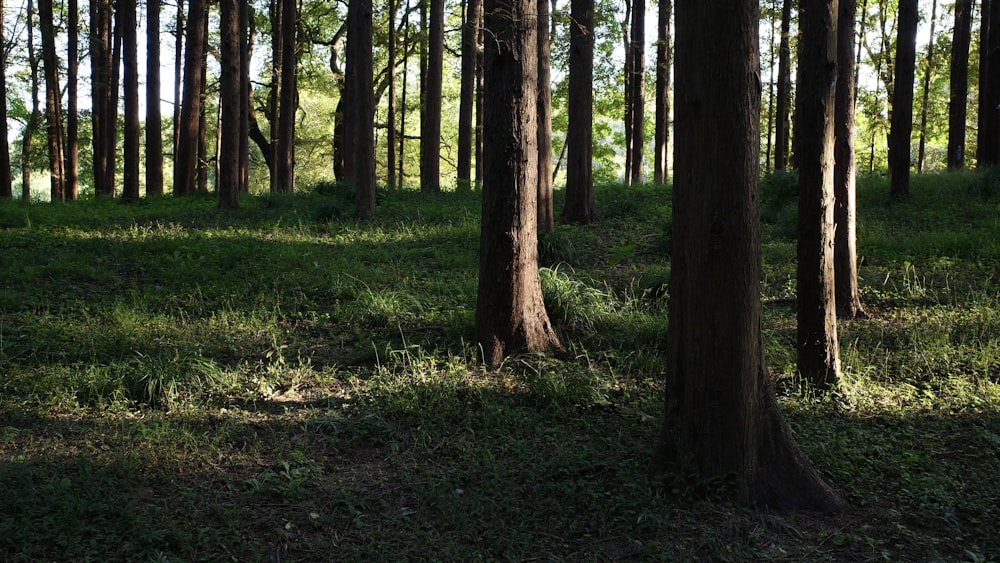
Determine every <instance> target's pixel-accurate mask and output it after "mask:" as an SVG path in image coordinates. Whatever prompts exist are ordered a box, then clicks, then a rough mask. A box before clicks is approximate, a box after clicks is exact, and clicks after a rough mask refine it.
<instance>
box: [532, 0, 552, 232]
mask: <svg viewBox="0 0 1000 563" xmlns="http://www.w3.org/2000/svg"><path fill="white" fill-rule="evenodd" d="M536 2H537V3H538V232H540V233H551V232H552V231H554V230H555V228H556V217H555V209H554V208H553V202H552V184H553V179H552V88H551V86H550V84H551V71H550V66H551V61H550V58H551V55H552V41H551V38H550V37H549V33H548V30H549V19H550V15H549V0H536Z"/></svg>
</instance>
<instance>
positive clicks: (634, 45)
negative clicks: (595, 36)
mask: <svg viewBox="0 0 1000 563" xmlns="http://www.w3.org/2000/svg"><path fill="white" fill-rule="evenodd" d="M632 3H633V5H632V24H631V26H629V32H630V34H631V38H630V40H629V44H628V56H627V57H626V63H625V64H626V67H627V68H626V70H625V73H626V78H625V116H626V117H625V121H626V123H625V150H626V155H625V176H626V177H625V181H626V183H628V184H640V183H642V159H643V153H644V152H645V151H644V150H643V149H644V148H645V147H644V146H643V144H644V143H643V140H644V137H645V134H646V127H645V124H646V112H645V105H646V104H645V76H646V1H645V0H632Z"/></svg>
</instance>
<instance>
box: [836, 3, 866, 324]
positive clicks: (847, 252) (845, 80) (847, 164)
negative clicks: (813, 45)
mask: <svg viewBox="0 0 1000 563" xmlns="http://www.w3.org/2000/svg"><path fill="white" fill-rule="evenodd" d="M856 6H857V4H856V2H855V0H840V7H839V9H840V15H839V17H838V20H837V95H836V98H837V99H836V106H837V107H836V114H835V116H834V147H833V154H834V162H835V165H834V171H833V192H834V200H835V203H834V223H835V227H834V271H835V272H836V281H835V294H836V296H835V297H836V298H835V301H836V303H837V316H838V317H840V318H842V319H854V318H857V317H863V316H866V315H865V311H864V308H863V307H862V306H861V292H860V290H859V289H858V248H857V221H856V218H857V197H856V191H857V190H856V180H857V178H856V172H855V160H856V159H855V156H854V141H855V139H854V135H855V131H854V96H855V76H854V65H853V63H854V23H855V18H854V14H855V8H856Z"/></svg>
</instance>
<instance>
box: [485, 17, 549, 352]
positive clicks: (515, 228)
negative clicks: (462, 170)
mask: <svg viewBox="0 0 1000 563" xmlns="http://www.w3.org/2000/svg"><path fill="white" fill-rule="evenodd" d="M536 9H537V0H486V2H485V9H484V13H485V19H484V27H485V30H486V35H487V36H488V37H489V38H490V39H489V40H488V41H486V42H485V44H484V49H485V53H484V57H485V60H484V64H485V68H484V71H485V84H484V90H485V94H484V96H485V100H484V108H485V109H486V114H485V115H484V127H485V132H484V137H485V139H484V141H485V144H484V147H483V150H484V152H483V160H484V163H483V166H484V172H485V174H484V176H483V212H482V218H483V219H482V226H481V237H480V249H479V252H480V260H479V292H478V296H477V300H476V334H477V339H478V341H479V343H480V345H481V346H482V350H483V354H484V359H485V361H486V363H487V364H488V365H489V366H491V367H496V366H497V365H499V364H500V362H501V361H503V359H504V358H505V357H506V356H507V355H509V354H511V353H512V352H515V351H518V350H525V349H526V350H531V351H546V350H553V349H560V348H561V345H560V343H559V339H558V337H557V336H556V333H555V331H554V329H553V327H552V324H551V322H550V321H549V317H548V314H547V313H546V312H545V304H544V303H543V302H542V290H541V283H540V281H539V277H538V241H537V226H538V221H537V213H538V212H537V209H536V205H537V201H536V197H537V195H538V187H537V178H536V175H537V174H538V135H537V131H536V129H535V128H536V126H537V121H536V111H537V109H538V37H537V33H538V32H539V30H538V18H537V17H534V15H535V10H536Z"/></svg>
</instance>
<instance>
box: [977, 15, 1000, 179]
mask: <svg viewBox="0 0 1000 563" xmlns="http://www.w3.org/2000/svg"><path fill="white" fill-rule="evenodd" d="M981 18H982V23H981V24H980V25H981V26H982V31H981V35H980V52H979V64H980V72H979V77H980V78H979V100H980V104H979V135H978V141H979V147H978V148H977V150H976V157H977V163H976V165H977V167H979V168H980V169H986V168H991V167H994V166H997V165H1000V1H997V0H983V8H982V16H981Z"/></svg>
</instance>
